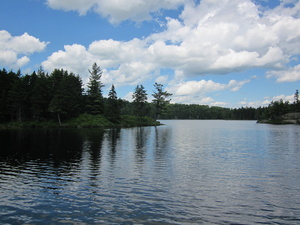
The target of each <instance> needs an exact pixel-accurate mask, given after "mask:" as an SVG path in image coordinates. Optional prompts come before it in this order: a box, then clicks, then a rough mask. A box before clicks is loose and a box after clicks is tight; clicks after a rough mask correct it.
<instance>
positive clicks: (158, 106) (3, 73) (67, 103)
mask: <svg viewBox="0 0 300 225" xmlns="http://www.w3.org/2000/svg"><path fill="white" fill-rule="evenodd" d="M89 73H90V78H89V82H88V84H87V90H86V91H85V90H84V89H83V83H82V80H81V78H80V77H79V76H78V75H75V74H73V73H70V72H68V71H66V70H63V69H55V70H54V71H53V72H51V73H50V74H48V73H46V72H45V71H43V70H42V69H39V70H38V71H37V72H33V73H32V74H30V75H28V74H27V75H22V74H21V71H20V70H19V71H17V72H13V71H9V72H8V71H7V70H6V69H2V70H0V123H7V122H26V121H37V122H44V121H50V120H52V121H54V120H56V121H58V122H59V124H62V123H63V122H64V121H68V120H70V119H72V118H76V117H78V116H79V115H82V114H85V115H94V116H96V115H102V116H103V117H104V118H105V119H108V120H109V121H110V122H111V123H113V124H119V123H121V120H122V117H123V118H124V116H134V117H131V118H128V117H126V118H127V120H133V119H136V118H138V119H139V120H142V119H145V117H151V118H153V119H156V118H157V117H158V116H159V115H160V114H161V112H162V108H163V107H164V105H166V104H167V103H168V102H169V101H168V100H167V99H166V97H168V96H170V95H171V94H169V93H167V92H165V91H163V86H162V85H161V84H157V83H155V85H154V87H155V91H154V94H153V97H154V99H153V102H152V103H149V102H147V99H148V97H147V96H148V94H147V92H146V90H145V88H144V87H143V85H137V86H136V88H135V91H134V94H133V96H132V98H133V101H132V102H129V101H126V100H123V99H120V98H118V96H117V92H116V90H115V87H114V85H112V86H111V88H110V91H109V93H108V97H107V98H105V97H103V94H102V88H103V87H104V85H103V84H102V82H101V76H102V70H101V69H100V67H99V66H98V65H97V64H96V63H95V64H94V65H93V67H92V69H91V70H89ZM86 117H88V116H86ZM89 118H91V117H89ZM147 121H149V120H146V122H144V123H142V124H146V123H148V122H147ZM129 122H130V123H131V124H136V123H135V122H136V121H129ZM129 125H130V124H129Z"/></svg>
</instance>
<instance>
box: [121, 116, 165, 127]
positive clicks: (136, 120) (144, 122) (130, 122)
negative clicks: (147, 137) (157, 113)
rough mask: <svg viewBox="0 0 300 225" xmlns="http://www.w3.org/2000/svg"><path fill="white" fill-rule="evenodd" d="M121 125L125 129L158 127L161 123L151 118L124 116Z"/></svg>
mask: <svg viewBox="0 0 300 225" xmlns="http://www.w3.org/2000/svg"><path fill="white" fill-rule="evenodd" d="M120 125H121V126H123V127H138V126H158V125H160V123H159V122H157V121H156V120H154V119H152V118H150V117H140V116H130V115H124V116H122V117H121V122H120Z"/></svg>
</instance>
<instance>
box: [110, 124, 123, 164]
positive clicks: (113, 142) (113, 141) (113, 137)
mask: <svg viewBox="0 0 300 225" xmlns="http://www.w3.org/2000/svg"><path fill="white" fill-rule="evenodd" d="M120 131H121V129H120V128H116V129H109V130H108V131H107V141H108V146H109V151H110V152H109V156H110V162H111V165H113V164H114V163H115V160H116V152H117V145H118V141H119V139H120Z"/></svg>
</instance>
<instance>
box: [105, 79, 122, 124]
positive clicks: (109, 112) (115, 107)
mask: <svg viewBox="0 0 300 225" xmlns="http://www.w3.org/2000/svg"><path fill="white" fill-rule="evenodd" d="M120 106H121V104H120V101H119V100H118V96H117V92H116V90H115V86H114V85H112V86H111V89H110V91H109V93H108V99H107V107H106V116H107V118H108V119H109V120H110V121H111V122H113V123H116V122H118V121H120V110H121V109H120Z"/></svg>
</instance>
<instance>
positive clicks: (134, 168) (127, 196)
mask: <svg viewBox="0 0 300 225" xmlns="http://www.w3.org/2000/svg"><path fill="white" fill-rule="evenodd" d="M162 122H163V123H164V124H165V125H164V126H159V127H143V128H130V129H107V130H100V129H60V130H56V129H53V130H51V129H50V130H45V129H32V130H13V131H0V145H1V147H0V148H1V150H0V151H1V153H0V224H300V126H296V125H284V126H274V125H264V124H256V123H255V122H254V121H162Z"/></svg>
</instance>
